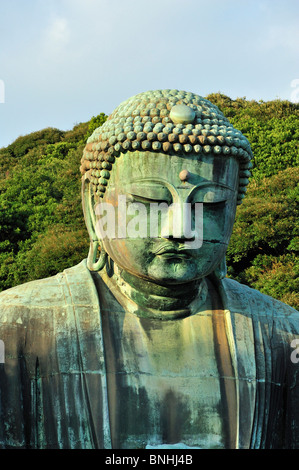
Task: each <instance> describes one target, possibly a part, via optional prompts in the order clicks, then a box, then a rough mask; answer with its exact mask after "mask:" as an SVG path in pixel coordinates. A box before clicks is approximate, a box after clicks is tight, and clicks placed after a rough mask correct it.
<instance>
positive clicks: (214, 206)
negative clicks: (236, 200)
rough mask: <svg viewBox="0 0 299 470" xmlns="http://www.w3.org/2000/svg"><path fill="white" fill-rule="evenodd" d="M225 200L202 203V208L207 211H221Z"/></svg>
mask: <svg viewBox="0 0 299 470" xmlns="http://www.w3.org/2000/svg"><path fill="white" fill-rule="evenodd" d="M226 202H227V201H226V200H224V201H213V202H204V203H203V205H204V208H207V209H223V208H224V207H225V206H226Z"/></svg>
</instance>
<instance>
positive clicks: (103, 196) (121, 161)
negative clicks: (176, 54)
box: [81, 90, 252, 285]
mask: <svg viewBox="0 0 299 470" xmlns="http://www.w3.org/2000/svg"><path fill="white" fill-rule="evenodd" d="M251 158H252V152H251V149H250V145H249V142H248V140H247V139H246V137H245V136H243V135H242V133H241V132H240V131H238V130H236V129H234V127H233V126H232V125H231V124H230V123H229V121H228V120H227V119H226V118H225V116H224V115H223V114H222V112H221V111H220V110H219V109H218V108H217V107H216V106H215V105H213V104H212V103H211V102H210V101H208V100H206V99H205V98H203V97H201V96H198V95H195V94H193V93H187V92H184V91H178V90H157V91H149V92H145V93H140V94H138V95H136V96H134V97H132V98H130V99H128V100H126V101H125V102H123V103H122V104H121V105H120V106H118V107H117V108H116V109H115V111H114V112H113V113H112V114H111V115H110V116H109V118H108V120H107V121H106V122H105V123H104V124H103V125H102V126H101V127H99V128H98V129H96V130H95V131H94V133H93V134H92V135H91V137H90V138H89V139H88V141H87V145H86V147H85V149H84V154H83V158H82V160H81V173H82V175H83V176H82V196H83V209H84V216H85V221H86V225H87V228H88V231H89V235H90V250H89V255H88V260H87V265H88V268H89V269H90V270H91V271H100V270H101V269H103V268H104V266H105V265H107V263H109V262H111V261H112V262H113V263H115V264H116V265H117V266H118V267H119V268H120V269H121V270H124V271H126V272H128V273H130V274H131V275H134V276H137V277H138V278H140V279H144V280H148V281H153V282H155V283H157V284H161V285H168V284H169V285H174V284H175V285H176V284H184V283H188V282H191V281H194V280H197V279H201V278H203V277H206V276H208V275H211V274H214V275H216V276H217V277H218V278H219V277H220V278H221V277H224V276H225V252H226V249H227V246H228V243H229V239H230V236H231V232H232V229H233V223H234V219H235V213H236V207H237V205H238V204H241V202H242V199H243V197H244V195H245V192H246V186H247V184H248V178H249V177H250V168H251V162H250V160H251ZM108 216H109V217H108ZM105 217H106V219H105V223H106V225H105V226H104V223H103V220H104V218H105ZM109 223H110V230H107V225H109ZM111 227H112V228H111ZM104 228H105V230H104ZM104 232H105V233H104Z"/></svg>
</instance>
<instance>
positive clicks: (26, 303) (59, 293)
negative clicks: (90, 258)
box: [0, 262, 90, 317]
mask: <svg viewBox="0 0 299 470" xmlns="http://www.w3.org/2000/svg"><path fill="white" fill-rule="evenodd" d="M86 271H87V268H86V263H84V262H81V263H80V264H78V265H76V266H73V267H72V268H69V269H66V270H65V271H63V272H61V273H58V274H56V275H54V276H51V277H47V278H44V279H38V280H35V281H30V282H26V283H25V284H21V285H18V286H15V287H12V288H10V289H7V290H4V291H2V292H1V293H0V317H1V313H3V312H4V311H6V312H7V310H22V311H23V312H25V311H26V310H27V311H28V310H39V309H45V308H48V309H53V308H62V307H64V306H65V304H66V303H67V300H66V299H67V297H68V296H70V284H77V285H78V290H79V291H81V290H84V287H86V284H87V283H88V282H90V276H88V275H87V274H86Z"/></svg>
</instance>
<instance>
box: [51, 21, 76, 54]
mask: <svg viewBox="0 0 299 470" xmlns="http://www.w3.org/2000/svg"><path fill="white" fill-rule="evenodd" d="M70 39H71V31H70V27H69V23H68V21H67V20H66V19H65V18H62V17H56V18H53V19H52V20H51V23H50V25H49V26H48V27H47V28H46V31H45V46H46V48H47V49H48V50H49V51H50V52H51V51H52V52H53V53H57V51H58V50H61V49H63V48H65V47H66V46H67V45H68V44H69V43H70Z"/></svg>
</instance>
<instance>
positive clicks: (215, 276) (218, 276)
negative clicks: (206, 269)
mask: <svg viewBox="0 0 299 470" xmlns="http://www.w3.org/2000/svg"><path fill="white" fill-rule="evenodd" d="M226 275H227V267H226V257H225V255H223V258H222V260H221V262H220V263H219V265H218V266H217V268H216V269H214V271H213V272H212V273H211V274H210V275H209V277H210V278H211V279H212V280H215V281H216V282H217V281H221V280H222V279H224V278H225V277H226Z"/></svg>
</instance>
